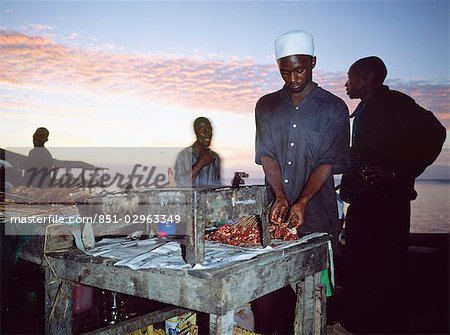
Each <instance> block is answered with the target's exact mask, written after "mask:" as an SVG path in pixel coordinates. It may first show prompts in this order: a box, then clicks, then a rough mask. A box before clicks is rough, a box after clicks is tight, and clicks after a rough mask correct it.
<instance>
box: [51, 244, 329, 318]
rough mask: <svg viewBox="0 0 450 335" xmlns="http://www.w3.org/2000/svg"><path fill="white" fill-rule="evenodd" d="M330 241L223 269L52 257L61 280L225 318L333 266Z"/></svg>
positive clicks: (68, 255)
mask: <svg viewBox="0 0 450 335" xmlns="http://www.w3.org/2000/svg"><path fill="white" fill-rule="evenodd" d="M326 240H327V238H319V239H317V241H312V242H309V243H307V244H304V245H302V244H300V245H293V246H291V247H289V248H287V249H284V250H276V251H274V252H272V253H267V254H261V255H258V256H257V257H256V258H254V259H251V260H247V261H243V262H239V263H237V264H235V265H233V266H230V267H224V268H221V269H217V270H214V269H212V270H198V271H194V270H190V271H186V270H174V269H164V268H160V269H144V270H132V269H129V268H127V267H114V266H113V265H112V264H113V263H114V261H113V260H107V259H104V258H101V257H97V258H94V257H91V256H88V255H86V254H84V253H82V252H80V251H78V250H73V251H71V252H70V253H65V254H57V253H55V254H49V255H48V259H49V260H50V263H51V264H52V267H53V269H54V270H55V272H56V273H57V275H58V277H59V278H64V279H67V280H72V281H76V282H79V283H81V284H85V285H90V286H94V287H99V288H103V289H107V290H111V291H115V292H120V293H125V294H130V295H135V296H139V297H143V298H148V299H152V300H156V301H160V302H163V303H167V304H171V305H175V306H179V307H183V308H188V309H192V310H197V311H202V312H206V313H211V314H216V315H225V314H226V313H227V312H228V311H230V310H232V309H235V308H237V307H240V306H242V305H243V304H245V303H247V302H249V301H252V300H254V299H256V298H258V297H261V296H263V295H265V294H267V293H270V292H273V291H275V290H277V289H279V288H281V287H284V286H286V285H289V284H290V283H296V282H298V281H300V280H301V279H303V278H305V277H308V276H311V275H312V274H314V273H316V272H319V271H321V270H322V269H324V268H326V267H327V266H328V257H327V243H326Z"/></svg>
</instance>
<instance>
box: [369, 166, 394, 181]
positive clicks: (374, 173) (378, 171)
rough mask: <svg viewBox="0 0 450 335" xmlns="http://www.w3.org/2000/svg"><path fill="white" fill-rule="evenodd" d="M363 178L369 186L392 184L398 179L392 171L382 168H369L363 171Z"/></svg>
mask: <svg viewBox="0 0 450 335" xmlns="http://www.w3.org/2000/svg"><path fill="white" fill-rule="evenodd" d="M361 176H362V177H363V178H364V180H365V181H366V182H368V183H369V184H375V183H386V182H392V181H394V180H395V179H396V176H395V173H394V172H393V171H392V170H389V169H386V168H384V167H381V166H367V167H365V168H364V169H363V170H362V171H361Z"/></svg>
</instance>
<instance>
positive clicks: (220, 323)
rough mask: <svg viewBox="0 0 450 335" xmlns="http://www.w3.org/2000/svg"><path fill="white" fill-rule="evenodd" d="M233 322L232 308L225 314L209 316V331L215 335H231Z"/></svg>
mask: <svg viewBox="0 0 450 335" xmlns="http://www.w3.org/2000/svg"><path fill="white" fill-rule="evenodd" d="M233 324H234V310H231V311H229V312H228V313H227V314H225V315H214V314H210V316H209V333H210V334H211V335H212V334H216V335H232V334H233Z"/></svg>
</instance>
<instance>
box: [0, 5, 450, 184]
mask: <svg viewBox="0 0 450 335" xmlns="http://www.w3.org/2000/svg"><path fill="white" fill-rule="evenodd" d="M293 29H301V30H306V31H309V32H311V33H312V34H313V36H314V41H315V54H316V56H317V66H316V68H315V69H314V74H313V80H314V81H316V82H317V83H318V84H319V85H320V86H322V87H323V88H325V89H327V90H329V91H331V92H332V93H334V94H336V95H338V96H339V97H341V98H342V99H344V101H345V102H346V103H347V105H348V106H349V109H350V111H352V110H353V109H354V108H355V107H356V105H357V103H358V101H357V100H350V99H349V98H348V97H347V96H346V94H345V88H344V84H345V81H346V79H347V75H346V73H347V70H348V67H349V66H350V65H351V64H352V63H353V62H354V61H355V60H357V59H359V58H361V57H365V56H369V55H377V56H379V57H381V58H382V59H383V60H384V61H385V63H386V65H387V68H388V78H387V81H386V84H387V85H389V86H390V87H391V88H392V89H396V90H399V91H402V92H404V93H407V94H409V95H411V96H412V97H413V98H414V99H415V100H416V101H417V102H418V103H420V104H421V105H423V106H424V107H425V108H427V109H430V110H432V111H433V112H434V113H435V115H436V116H437V117H438V118H439V119H440V120H441V122H442V123H443V124H444V125H445V126H446V128H447V130H448V129H449V127H450V98H449V97H450V94H449V93H450V81H449V69H450V67H449V2H448V1H288V2H279V1H227V2H219V1H196V2H192V1H178V2H175V1H165V2H162V1H161V2H160V1H96V2H94V1H70V2H69V1H48V2H44V1H3V0H2V1H1V2H0V112H1V119H0V147H2V148H17V147H26V148H27V150H28V149H29V147H30V146H31V145H32V141H31V137H32V134H33V133H34V130H35V129H36V128H37V127H41V126H45V127H46V128H48V129H49V131H50V138H49V141H48V142H47V144H46V146H47V147H48V148H49V149H50V151H51V150H52V147H54V148H61V147H186V146H189V145H191V144H192V143H193V142H194V140H195V136H194V133H193V129H192V122H193V121H194V119H195V118H197V117H198V116H206V117H208V118H210V120H211V121H212V124H213V128H214V136H213V143H212V149H213V150H215V151H217V152H218V153H219V154H220V155H221V157H222V163H223V171H222V175H223V176H224V177H225V178H231V177H232V174H233V172H234V171H245V172H248V173H249V174H250V178H261V177H262V176H263V173H262V169H261V168H260V167H259V166H257V165H256V164H255V163H254V141H255V139H254V138H255V125H254V107H255V103H256V101H257V100H258V98H259V97H261V96H263V95H265V94H267V93H270V92H273V91H275V90H278V89H280V88H281V87H282V85H283V82H282V80H281V77H280V75H279V73H278V69H277V65H276V62H275V59H274V52H273V42H274V40H275V39H276V37H278V36H279V35H281V34H282V33H284V32H287V31H289V30H293ZM447 132H448V131H447ZM418 136H420V134H418ZM447 137H448V136H447ZM27 150H25V151H24V153H26V152H27ZM69 151H70V150H69ZM59 152H61V153H59ZM70 152H71V153H72V154H73V151H70ZM449 152H450V140H449V139H448V138H447V141H446V143H445V147H444V150H443V152H442V154H441V156H440V157H439V158H438V160H437V162H436V163H435V165H436V166H437V167H438V168H439V171H441V172H442V171H447V175H448V167H449V165H450V154H449ZM58 153H59V154H58V155H59V156H58V157H54V158H57V159H74V160H78V159H83V158H82V157H64V151H58ZM89 162H90V163H93V164H95V163H96V162H95V159H94V158H92V160H90V161H89Z"/></svg>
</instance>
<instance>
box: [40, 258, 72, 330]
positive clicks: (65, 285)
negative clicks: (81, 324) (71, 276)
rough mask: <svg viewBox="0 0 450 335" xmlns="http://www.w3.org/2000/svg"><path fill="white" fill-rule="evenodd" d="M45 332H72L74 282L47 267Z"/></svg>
mask: <svg viewBox="0 0 450 335" xmlns="http://www.w3.org/2000/svg"><path fill="white" fill-rule="evenodd" d="M44 285H45V333H46V334H72V289H73V282H70V281H67V280H61V279H60V278H58V277H55V276H54V273H53V271H52V270H51V269H50V268H49V267H46V269H45V283H44Z"/></svg>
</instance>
